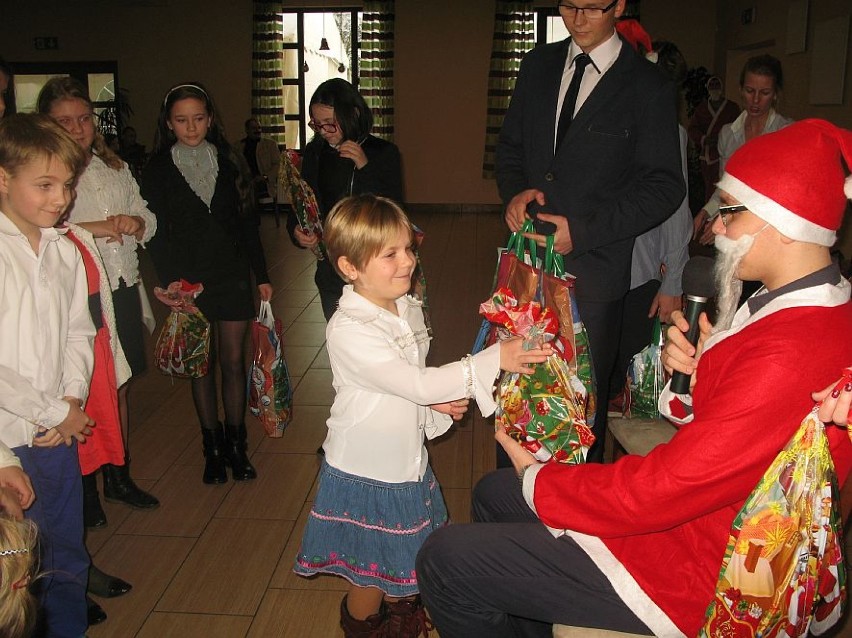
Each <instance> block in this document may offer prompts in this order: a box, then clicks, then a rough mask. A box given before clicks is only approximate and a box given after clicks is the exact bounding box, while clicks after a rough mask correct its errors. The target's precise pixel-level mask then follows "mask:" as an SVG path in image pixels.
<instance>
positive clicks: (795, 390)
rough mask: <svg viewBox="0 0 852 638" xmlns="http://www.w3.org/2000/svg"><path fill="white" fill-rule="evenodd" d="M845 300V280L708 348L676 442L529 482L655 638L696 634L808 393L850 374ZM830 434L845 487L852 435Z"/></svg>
mask: <svg viewBox="0 0 852 638" xmlns="http://www.w3.org/2000/svg"><path fill="white" fill-rule="evenodd" d="M848 300H849V284H848V282H845V281H843V282H842V283H840V284H839V285H837V286H831V285H821V286H814V287H811V288H806V289H804V290H798V291H795V292H793V293H789V294H787V295H782V296H780V297H778V298H777V299H775V300H773V301H772V302H770V303H769V304H768V305H767V306H766V307H764V308H763V309H761V310H759V311H758V312H756V313H755V314H754V315H752V316H748V311H747V310H743V309H741V310H740V312H739V313H738V315H737V317H736V318H735V321H734V327H733V328H732V329H731V330H729V331H727V332H723V333H719V334H718V335H714V337H712V338H711V340H709V341H708V344H707V348H706V349H705V351H704V353H703V355H702V356H701V359H700V362H699V366H698V373H697V374H698V377H697V379H698V382H697V385H696V386H695V389H694V393H693V405H694V414H695V417H694V420H693V421H692V422H691V423H689V424H687V425H684V426H682V427H681V428H680V430H679V431H678V432H677V434H675V436H674V438H673V439H672V440H671V442H669V443H668V444H665V445H660V446H658V447H657V448H655V449H654V450H653V451H652V452H651V453H650V454H648V455H647V456H645V457H640V456H635V455H629V456H625V457H623V458H621V459H620V460H619V461H617V462H616V463H613V464H610V465H599V464H588V465H579V466H563V465H556V464H547V465H542V466H538V467H536V468H535V469H532V468H531V470H532V471H528V472H527V473H526V477H525V481H524V494H525V496H526V497H527V500H528V502H529V503H530V505H531V507H533V508H534V509H535V511H536V513H537V514H538V516H539V517H540V518H541V520H542V521H543V522H544V523H545V524H546V525H548V526H549V527H551V528H554V533H556V534H560V533H563V531H564V533H566V534H569V535H570V536H571V537H573V538H574V539H575V540H576V541H577V542H578V543H579V545H580V546H581V547H582V548H583V549H584V550H585V551H586V552H587V553H588V554H589V556H590V557H591V558H592V559H593V560H594V561H595V563H596V564H597V565H598V567H599V568H600V569H601V570H602V571H603V572H604V573H605V574H606V575H607V576H608V577H609V579H610V581H611V582H612V584H613V587H614V588H615V590H616V592H618V594H619V595H620V596H621V598H622V599H623V600H624V601H625V602H626V604H627V605H628V606H629V607H630V608H631V609H632V610H633V612H634V613H635V614H636V615H637V616H638V617H639V618H640V619H641V620H642V621H643V622H644V623H645V624H646V625H647V626H648V627H649V628H650V629H651V630H652V631H653V632H654V633H655V634H656V635H657V636H684V635H685V636H689V637H690V638H691V637H693V636H696V635H697V634H698V631H699V628H700V627H701V626H702V624H703V621H704V614H705V611H706V609H707V605H708V603H709V602H710V601H711V600H712V598H713V595H714V591H715V586H716V581H717V578H718V576H719V569H720V567H721V565H722V559H723V556H724V553H725V546H726V543H727V540H728V535H729V532H730V530H731V524H732V522H733V520H734V517H735V516H736V515H737V513H738V512H739V510H740V508H741V507H742V505H743V503H744V502H745V499H746V497H747V496H748V495H749V493H750V492H751V491H752V490H753V489H754V487H755V486H756V485H757V483H758V481H759V480H760V478H761V476H762V475H763V474H764V472H765V471H766V469H767V468H768V467H769V465H770V464H771V462H772V461H773V459H774V458H775V456H776V455H777V454H778V452H780V450H781V449H782V448H783V447H784V446H785V445H786V444H787V442H788V441H789V440H790V438H791V437H792V436H793V434H794V433H795V432H796V430H797V429H798V427H799V425H800V423H801V421H802V419H803V418H804V416H805V415H806V414H807V413H808V411H809V410H811V409H812V408H813V405H814V404H813V401H812V400H811V398H810V393H811V391H814V390H820V389H822V388H824V387H825V386H827V385H828V384H830V383H832V382H833V381H836V380H837V378H838V376H839V375H840V373H841V371H842V369H843V368H844V367H846V366H849V364H850V363H852V338H850V334H852V303H850V302H849V301H848ZM744 308H745V307H744ZM827 434H828V436H829V442H830V446H831V452H832V456H833V458H834V463H835V467H836V470H837V474H838V478H839V480H840V484H841V485H842V484H843V481H845V480H846V477H847V475H848V474H849V470H850V466H852V443H850V438H849V434H847V432H846V430H842V429H840V428H837V427H834V426H831V427H828V428H827ZM557 530H558V531H557ZM566 604H571V603H570V601H566Z"/></svg>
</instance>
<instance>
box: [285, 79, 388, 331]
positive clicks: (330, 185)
mask: <svg viewBox="0 0 852 638" xmlns="http://www.w3.org/2000/svg"><path fill="white" fill-rule="evenodd" d="M310 114H311V119H310V121H309V122H308V126H310V128H311V130H313V131H314V133H315V135H314V137H313V139H312V140H311V141H310V142H309V143H308V145H307V146H306V147H305V152H304V156H303V158H302V177H303V178H304V180H305V181H306V182H307V183H308V185H310V187H311V188H312V189H313V191H314V194H315V195H316V198H317V204H319V211H320V219H321V220H323V221H324V220H325V218H326V217H327V216H328V213H329V211H330V210H331V209H332V207H333V206H334V205H335V204H336V203H337V202H339V201H340V200H341V199H343V198H344V197H347V196H349V195H362V194H364V193H372V194H374V195H381V196H383V197H388V198H390V199H392V200H394V201H396V202H402V165H401V162H400V156H399V149H398V148H397V147H396V145H395V144H393V143H391V142H388V141H386V140H383V139H380V138H378V137H375V136H374V135H372V134H371V133H370V131H372V129H373V114H372V112H371V111H370V107H368V106H367V103H366V102H365V101H364V98H363V97H362V96H361V94H360V93H358V90H357V89H356V88H355V87H354V86H352V85H351V84H350V83H349V82H347V81H346V80H343V79H340V78H334V79H331V80H327V81H325V82H323V83H322V84H320V85H319V86H318V87H317V90H316V91H314V94H313V96H311V101H310ZM287 228H288V230H289V231H290V236H291V237H292V239H293V241H294V242H295V243H296V245H297V246H301V247H302V248H313V247H314V246H316V244H317V241H318V240H317V237H315V236H314V235H313V234H310V233H305V232H303V231H302V230H301V229H300V228H299V227H298V226H297V224H296V218H295V216H294V215H291V216H290V218H289V220H288V224H287ZM314 281H315V282H316V285H317V288H318V289H319V293H320V301H321V302H322V311H323V314H324V315H325V319H326V321H328V320H329V319H331V315H333V314H334V311H335V310H337V302H338V300H339V299H340V295H341V293H342V291H343V285H344V283H343V280H342V279H341V278H340V277H339V276H338V274H337V273H336V272H335V270H334V266H333V265H332V264H330V263H329V262H328V261H325V260H323V261H318V262H317V271H316V275H315V276H314Z"/></svg>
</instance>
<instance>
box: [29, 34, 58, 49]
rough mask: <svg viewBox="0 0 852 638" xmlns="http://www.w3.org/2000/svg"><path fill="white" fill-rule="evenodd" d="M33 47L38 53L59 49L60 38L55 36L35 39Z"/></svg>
mask: <svg viewBox="0 0 852 638" xmlns="http://www.w3.org/2000/svg"><path fill="white" fill-rule="evenodd" d="M33 45H34V46H35V48H36V50H37V51H47V50H50V49H58V48H59V38H56V37H53V36H39V37H36V38H33Z"/></svg>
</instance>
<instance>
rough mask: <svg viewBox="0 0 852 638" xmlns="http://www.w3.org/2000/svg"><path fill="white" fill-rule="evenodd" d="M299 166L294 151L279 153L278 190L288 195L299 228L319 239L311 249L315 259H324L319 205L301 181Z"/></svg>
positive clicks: (326, 254)
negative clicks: (280, 167) (282, 190)
mask: <svg viewBox="0 0 852 638" xmlns="http://www.w3.org/2000/svg"><path fill="white" fill-rule="evenodd" d="M300 165H301V157H300V156H299V154H298V153H297V152H296V151H294V150H292V149H287V150H285V151H284V152H283V153H281V166H282V168H283V169H284V170H280V171H278V181H279V188H282V189H284V190H286V192H288V193H290V205H291V206H292V207H293V213H294V214H295V215H296V221H297V223H298V224H299V227H300V228H301V229H302V230H303V231H305V232H306V233H308V232H309V233H313V234H314V235H316V236H317V237H318V238H319V243H318V244H317V245H316V246H315V247H314V249H313V252H314V255H315V256H316V258H317V259H320V260H322V259H326V258H327V257H328V253H327V252H326V250H325V244H324V243H323V241H322V219H321V218H320V212H319V204H318V203H317V198H316V195H315V194H314V191H313V189H312V188H311V187H310V185H309V184H308V183H307V182H306V181H305V180H304V179H302V175H301V173H300V172H299V166H300Z"/></svg>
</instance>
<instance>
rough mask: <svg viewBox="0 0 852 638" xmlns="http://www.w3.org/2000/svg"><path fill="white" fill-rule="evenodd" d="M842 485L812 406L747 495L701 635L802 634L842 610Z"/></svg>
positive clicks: (820, 628) (822, 626)
mask: <svg viewBox="0 0 852 638" xmlns="http://www.w3.org/2000/svg"><path fill="white" fill-rule="evenodd" d="M843 551H844V544H843V531H842V529H841V520H840V515H839V510H838V486H837V477H836V475H835V472H834V463H833V462H832V459H831V454H830V453H829V447H828V438H827V437H826V435H825V426H824V425H823V424H822V422H820V420H819V419H818V418H817V416H816V411H815V410H814V411H812V412H811V413H810V414H809V415H808V416H807V417H805V420H804V421H802V424H801V426H800V427H799V430H798V431H797V432H796V434H795V435H794V436H793V438H792V439H791V440H790V442H789V443H788V444H787V445H786V446H785V448H784V449H783V450H782V451H781V453H780V454H779V455H778V456H777V457H776V458H775V460H774V461H773V462H772V465H770V467H769V469H768V470H767V471H766V473H765V474H764V475H763V478H762V479H761V480H760V483H758V485H757V487H756V488H755V489H754V491H753V492H752V493H751V494H750V495H749V497H748V499H747V500H746V502H745V504H744V505H743V507H742V509H741V510H740V512H739V514H738V515H737V517H736V518H735V519H734V523H733V526H732V529H731V535H730V537H729V539H728V546H727V549H726V551H725V557H724V560H723V561H722V569H721V571H720V573H719V580H718V582H717V584H716V595H715V597H714V598H713V601H712V602H711V603H710V605H709V606H708V608H707V615H706V618H705V625H704V627H703V628H702V630H701V633H700V634H699V636H700V638H716V637H718V636H728V637H730V638H758V637H759V638H800V637H801V638H804V636H807V635H808V632H809V631H810V632H811V633H812V634H816V635H819V634H822V633H823V632H825V631H826V630H827V629H829V628H830V627H831V626H832V625H834V624H835V623H836V622H837V621H838V620H839V619H840V617H841V616H842V615H843V608H844V607H845V604H846V569H845V563H844V556H843Z"/></svg>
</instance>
